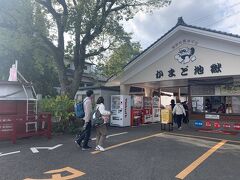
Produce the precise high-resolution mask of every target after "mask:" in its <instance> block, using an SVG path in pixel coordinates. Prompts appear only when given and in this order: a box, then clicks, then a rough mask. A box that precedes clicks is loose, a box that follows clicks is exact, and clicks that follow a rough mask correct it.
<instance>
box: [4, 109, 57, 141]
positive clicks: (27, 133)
mask: <svg viewBox="0 0 240 180" xmlns="http://www.w3.org/2000/svg"><path fill="white" fill-rule="evenodd" d="M51 132H52V124H51V114H49V113H44V114H39V115H0V139H11V140H12V142H13V143H14V144H15V143H16V140H17V138H22V137H31V136H35V135H45V136H47V137H48V138H51Z"/></svg>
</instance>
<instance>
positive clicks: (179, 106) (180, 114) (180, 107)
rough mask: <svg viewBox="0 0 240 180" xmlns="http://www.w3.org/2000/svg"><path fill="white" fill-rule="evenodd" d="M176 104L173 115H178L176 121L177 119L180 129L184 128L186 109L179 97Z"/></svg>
mask: <svg viewBox="0 0 240 180" xmlns="http://www.w3.org/2000/svg"><path fill="white" fill-rule="evenodd" d="M176 102H177V103H176V105H175V106H174V108H173V112H172V113H173V115H175V117H176V121H177V125H178V130H182V126H181V124H182V119H183V116H186V111H185V109H184V107H183V105H182V104H181V102H180V100H179V99H177V100H176Z"/></svg>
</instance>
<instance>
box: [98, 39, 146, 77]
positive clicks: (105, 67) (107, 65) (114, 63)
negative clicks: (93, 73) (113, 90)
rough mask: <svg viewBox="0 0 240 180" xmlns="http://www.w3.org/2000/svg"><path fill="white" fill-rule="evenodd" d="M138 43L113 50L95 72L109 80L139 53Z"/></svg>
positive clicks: (126, 44) (127, 44)
mask: <svg viewBox="0 0 240 180" xmlns="http://www.w3.org/2000/svg"><path fill="white" fill-rule="evenodd" d="M140 49H141V46H140V44H139V43H131V42H129V43H125V44H122V45H121V46H120V47H118V48H116V49H114V50H113V53H112V55H111V56H110V57H109V58H106V59H105V61H104V62H99V63H98V65H97V68H96V70H97V71H98V72H100V73H101V74H102V75H103V76H105V77H107V78H109V77H111V76H113V75H117V74H119V73H120V72H122V71H123V67H124V66H125V65H126V64H127V63H128V62H129V61H130V60H131V59H133V58H134V57H135V56H136V55H138V54H139V53H140Z"/></svg>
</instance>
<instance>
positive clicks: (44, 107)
mask: <svg viewBox="0 0 240 180" xmlns="http://www.w3.org/2000/svg"><path fill="white" fill-rule="evenodd" d="M39 106H40V110H41V111H42V112H50V113H51V114H52V117H53V119H54V121H55V122H56V123H57V124H58V127H56V131H62V132H64V131H65V130H66V128H67V127H68V126H69V119H70V117H73V116H74V112H73V107H74V100H71V99H70V98H69V97H68V96H56V97H50V98H44V99H42V100H41V101H40V102H39ZM54 129H55V128H54Z"/></svg>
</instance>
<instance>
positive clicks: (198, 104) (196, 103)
mask: <svg viewBox="0 0 240 180" xmlns="http://www.w3.org/2000/svg"><path fill="white" fill-rule="evenodd" d="M192 109H193V111H194V112H203V97H192Z"/></svg>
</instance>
